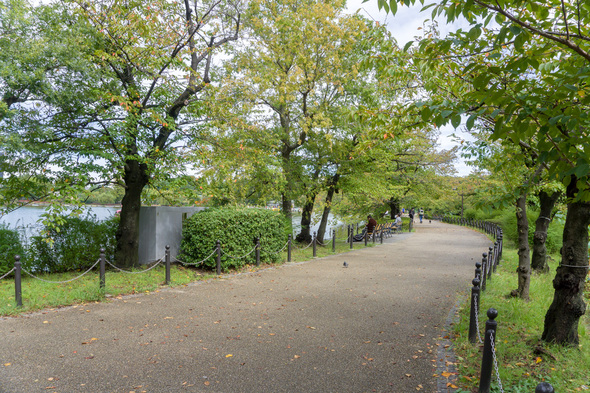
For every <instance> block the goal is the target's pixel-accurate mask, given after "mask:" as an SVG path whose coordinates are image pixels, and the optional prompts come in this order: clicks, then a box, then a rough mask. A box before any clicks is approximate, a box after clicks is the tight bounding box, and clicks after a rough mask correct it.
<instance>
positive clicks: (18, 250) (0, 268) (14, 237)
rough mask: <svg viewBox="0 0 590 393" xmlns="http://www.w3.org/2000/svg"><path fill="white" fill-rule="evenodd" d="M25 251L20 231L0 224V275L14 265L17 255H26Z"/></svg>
mask: <svg viewBox="0 0 590 393" xmlns="http://www.w3.org/2000/svg"><path fill="white" fill-rule="evenodd" d="M24 253H25V251H24V249H23V246H22V243H21V240H20V236H19V235H18V232H17V231H16V230H13V229H9V228H8V227H6V226H4V225H0V276H3V275H4V274H6V273H7V272H9V271H10V270H11V269H12V268H13V267H14V256H15V255H20V256H21V257H24ZM23 260H24V258H23Z"/></svg>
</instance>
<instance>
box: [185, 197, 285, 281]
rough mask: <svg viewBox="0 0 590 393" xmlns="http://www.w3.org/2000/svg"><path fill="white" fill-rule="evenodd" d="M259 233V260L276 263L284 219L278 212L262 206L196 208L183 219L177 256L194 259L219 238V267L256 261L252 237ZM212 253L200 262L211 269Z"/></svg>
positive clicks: (207, 251)
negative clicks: (196, 211)
mask: <svg viewBox="0 0 590 393" xmlns="http://www.w3.org/2000/svg"><path fill="white" fill-rule="evenodd" d="M255 237H260V248H261V252H260V261H261V263H276V262H279V261H280V259H281V255H280V253H277V251H278V250H280V249H281V248H282V247H283V246H284V245H285V243H286V236H285V221H284V219H283V217H282V216H281V214H280V213H279V212H274V211H272V210H266V209H248V208H218V209H207V210H203V211H200V212H198V213H196V214H194V215H193V216H191V217H190V218H188V219H187V220H185V221H184V223H183V228H182V241H181V245H180V249H181V251H180V255H179V258H180V259H181V260H183V261H185V262H187V263H198V262H200V261H202V260H203V259H205V258H207V257H208V256H209V255H210V254H211V252H213V250H215V247H216V242H217V240H220V241H221V249H222V255H221V267H222V269H223V270H224V271H227V270H229V269H231V268H239V267H241V266H244V265H246V264H248V263H255V262H256V254H255V253H254V252H252V253H251V254H249V255H248V256H247V257H245V258H231V257H230V256H232V257H242V256H244V255H246V254H248V253H250V252H251V251H252V249H253V248H254V244H255V242H254V238H255ZM216 264H217V263H216V257H215V256H212V257H210V258H208V259H207V260H206V261H205V262H203V266H206V267H208V268H211V269H214V268H215V267H216Z"/></svg>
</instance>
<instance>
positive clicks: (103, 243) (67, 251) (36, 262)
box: [23, 216, 119, 273]
mask: <svg viewBox="0 0 590 393" xmlns="http://www.w3.org/2000/svg"><path fill="white" fill-rule="evenodd" d="M118 220H119V219H118V218H116V217H114V218H112V219H109V220H106V221H99V220H98V219H97V218H96V216H88V217H86V218H79V217H70V218H66V219H65V220H64V224H63V225H62V226H60V227H59V229H56V228H52V229H46V228H45V229H44V230H42V233H44V234H45V236H33V237H32V239H31V249H30V253H29V255H30V258H29V259H28V260H27V262H26V263H24V264H23V265H24V266H25V267H26V268H27V269H29V270H31V271H35V272H48V273H49V272H51V273H59V272H66V271H71V270H78V269H88V268H89V267H90V266H92V265H94V263H95V262H96V261H97V260H98V258H99V256H100V249H101V248H104V249H105V250H106V257H107V259H108V260H111V261H112V260H113V259H114V254H115V231H116V227H117V223H118ZM48 239H51V240H52V241H48Z"/></svg>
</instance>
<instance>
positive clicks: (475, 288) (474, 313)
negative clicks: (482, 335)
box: [469, 278, 480, 344]
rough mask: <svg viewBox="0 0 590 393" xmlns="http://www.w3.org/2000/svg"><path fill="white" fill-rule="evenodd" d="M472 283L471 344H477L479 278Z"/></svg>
mask: <svg viewBox="0 0 590 393" xmlns="http://www.w3.org/2000/svg"><path fill="white" fill-rule="evenodd" d="M471 283H472V284H473V287H472V288H471V310H470V312H469V342H470V343H472V344H475V342H476V341H477V329H478V326H477V312H478V308H479V292H480V291H479V278H474V279H473V280H472V281H471Z"/></svg>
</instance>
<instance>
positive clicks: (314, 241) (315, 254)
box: [311, 232, 317, 258]
mask: <svg viewBox="0 0 590 393" xmlns="http://www.w3.org/2000/svg"><path fill="white" fill-rule="evenodd" d="M311 241H312V242H313V245H312V246H313V257H314V258H315V257H316V256H317V247H316V244H317V238H316V235H315V232H314V233H313V237H312V238H311Z"/></svg>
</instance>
